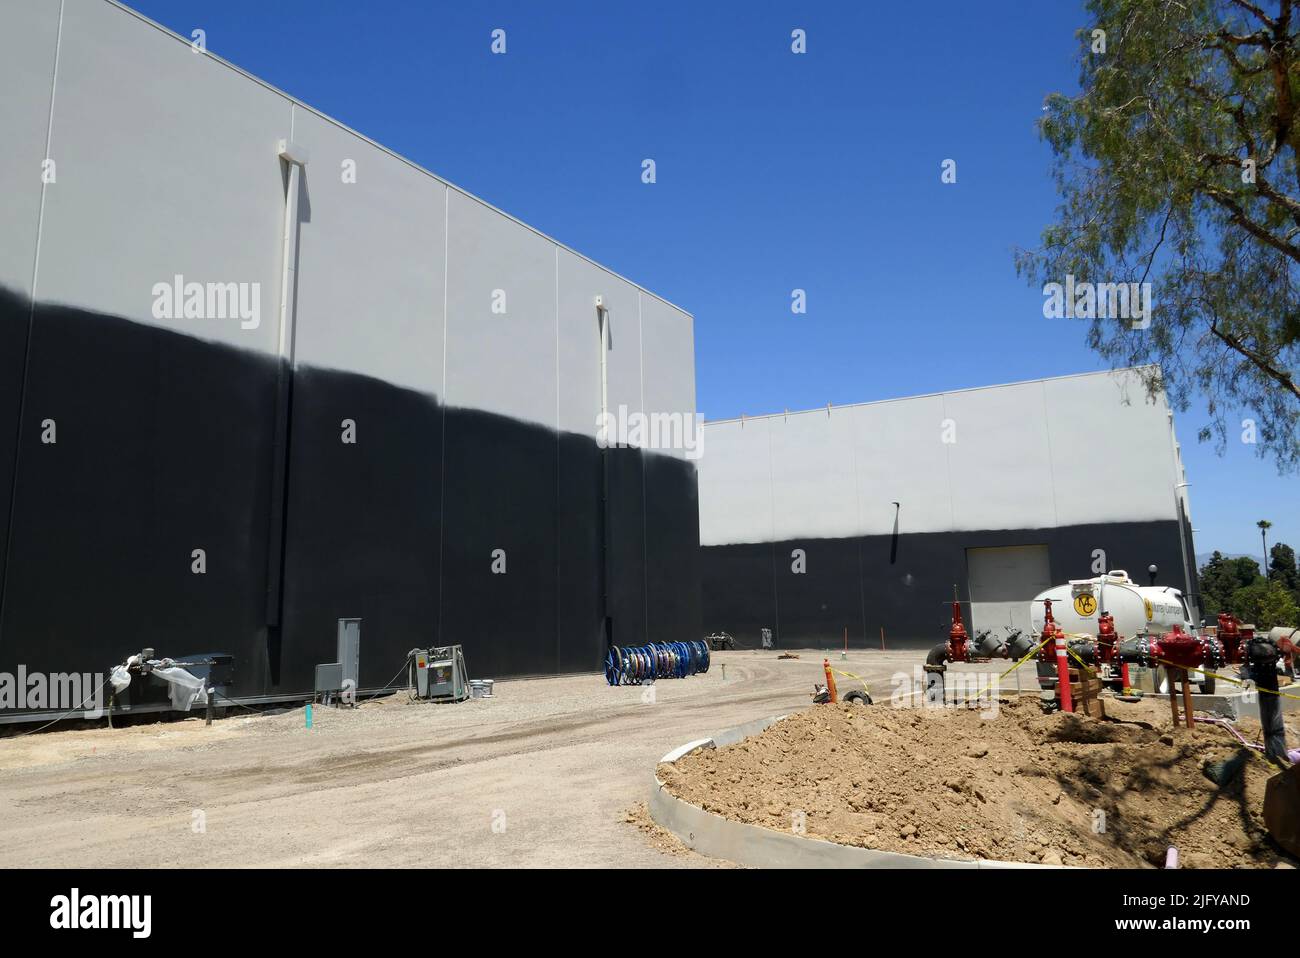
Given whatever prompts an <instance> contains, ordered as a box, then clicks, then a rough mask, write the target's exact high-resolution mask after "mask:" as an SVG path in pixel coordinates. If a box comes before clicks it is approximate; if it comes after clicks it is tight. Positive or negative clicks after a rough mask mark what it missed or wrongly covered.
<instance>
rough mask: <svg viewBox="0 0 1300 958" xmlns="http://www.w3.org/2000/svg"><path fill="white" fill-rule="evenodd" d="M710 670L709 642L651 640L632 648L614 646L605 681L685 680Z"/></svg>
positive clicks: (610, 652) (607, 655) (607, 663)
mask: <svg viewBox="0 0 1300 958" xmlns="http://www.w3.org/2000/svg"><path fill="white" fill-rule="evenodd" d="M707 671H709V644H708V643H707V642H704V641H701V640H696V641H692V642H651V643H650V644H649V645H639V646H634V647H632V648H623V647H621V646H617V645H616V646H614V647H612V648H611V649H610V650H609V652H607V653H606V654H605V681H606V682H608V683H609V684H610V685H641V684H642V683H643V682H653V681H654V680H656V679H684V678H686V677H687V676H690V675H699V674H700V673H703V672H707Z"/></svg>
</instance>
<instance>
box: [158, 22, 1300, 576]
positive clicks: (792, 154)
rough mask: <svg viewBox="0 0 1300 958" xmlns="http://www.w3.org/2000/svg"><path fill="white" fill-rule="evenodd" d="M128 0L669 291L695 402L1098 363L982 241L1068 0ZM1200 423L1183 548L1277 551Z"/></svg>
mask: <svg viewBox="0 0 1300 958" xmlns="http://www.w3.org/2000/svg"><path fill="white" fill-rule="evenodd" d="M132 5H133V6H135V7H136V8H137V9H139V10H140V11H141V12H143V13H145V14H146V15H147V16H150V17H152V18H153V19H155V20H158V21H159V22H160V23H163V24H165V25H166V26H168V27H170V28H171V29H173V30H175V31H176V32H177V33H180V34H182V35H184V36H189V35H190V33H191V31H192V30H193V29H195V28H196V27H201V28H203V29H204V30H206V31H207V43H208V48H209V49H210V50H212V51H213V52H214V53H217V54H219V55H220V56H223V57H225V58H226V59H228V60H230V61H232V62H233V63H235V64H237V65H239V66H241V67H243V68H244V69H246V70H248V71H249V72H250V73H253V74H255V75H256V76H259V77H262V78H263V79H265V80H267V81H268V82H270V83H272V84H274V85H275V86H278V87H280V88H281V89H283V90H285V91H286V92H288V93H290V94H292V95H294V96H296V97H298V98H299V99H302V100H304V101H305V102H307V103H310V104H311V105H313V106H314V107H316V108H318V109H320V110H321V111H322V112H324V113H327V114H329V115H331V116H333V117H335V118H337V119H338V120H340V121H342V122H344V123H346V124H348V125H349V126H351V127H353V128H355V129H357V130H359V131H361V132H362V133H365V134H366V135H368V136H370V137H371V138H373V139H375V140H377V141H379V142H380V143H383V144H384V145H385V146H388V147H389V148H391V149H393V150H395V151H396V152H398V153H401V154H403V155H405V156H408V157H410V158H411V159H412V160H414V161H415V162H417V163H419V164H420V165H422V166H425V167H427V168H428V169H431V170H433V171H434V172H436V173H438V174H439V175H441V176H443V177H445V178H446V179H448V180H450V181H451V182H453V183H456V184H457V185H458V186H461V187H463V188H465V189H467V190H469V191H470V192H472V193H475V194H477V195H479V196H481V197H483V198H484V199H486V200H487V201H489V202H491V203H493V204H494V205H496V206H499V207H501V208H502V209H504V210H506V211H508V212H510V213H512V214H513V215H515V216H518V217H519V218H520V219H522V220H524V221H525V222H528V223H530V224H532V225H534V226H536V227H537V228H538V229H540V230H542V231H543V232H545V233H548V234H549V235H551V236H553V237H555V238H556V239H558V240H560V241H561V242H563V243H565V244H567V245H569V246H572V247H573V248H575V249H577V250H579V251H581V252H583V253H585V254H587V255H589V256H591V257H592V258H593V259H595V260H597V261H598V262H601V263H604V264H606V265H607V266H609V267H610V268H612V269H614V270H616V271H618V272H619V273H622V274H623V275H625V276H628V277H629V278H631V279H634V280H636V281H637V282H639V283H641V284H642V285H643V286H645V287H647V288H648V289H652V290H654V291H655V292H657V293H659V294H660V295H662V296H664V297H665V298H667V299H669V300H671V301H672V302H674V303H677V304H678V305H680V306H682V307H684V308H685V309H687V310H689V311H690V312H692V313H693V314H694V315H695V343H696V381H697V390H698V397H699V406H700V411H701V412H703V413H704V414H705V415H706V416H707V417H708V418H710V419H718V418H726V417H730V416H735V415H738V414H740V413H742V412H743V413H750V414H756V413H763V412H773V411H777V410H780V409H782V408H790V409H801V408H809V407H813V406H821V405H824V404H825V403H827V402H833V403H837V404H843V403H852V402H864V401H870V400H875V399H885V398H890V397H896V396H905V395H910V394H914V393H926V392H934V391H938V390H943V389H959V388H965V387H970V386H981V385H988V384H993V383H1003V382H1011V381H1015V380H1022V379H1034V378H1038V377H1042V376H1054V375H1063V374H1067V373H1076V372H1084V371H1089V370H1094V369H1098V368H1102V364H1101V363H1099V362H1098V360H1097V359H1096V357H1095V356H1094V355H1093V354H1092V353H1091V352H1090V351H1089V350H1088V349H1087V347H1086V346H1085V344H1084V324H1082V323H1079V322H1075V321H1071V320H1046V319H1044V318H1043V316H1042V301H1043V300H1042V294H1041V292H1039V291H1037V290H1034V289H1032V288H1030V287H1029V286H1028V285H1026V284H1025V283H1024V282H1023V281H1021V280H1020V279H1019V278H1018V277H1017V276H1016V275H1015V271H1014V269H1013V266H1012V251H1013V249H1014V248H1015V247H1017V246H1025V247H1029V246H1033V245H1035V244H1036V242H1037V239H1038V236H1039V233H1040V231H1041V229H1042V227H1043V226H1044V225H1045V224H1046V223H1047V222H1048V221H1049V220H1050V218H1051V215H1052V211H1053V209H1054V206H1055V196H1054V193H1053V190H1052V184H1051V182H1050V180H1049V178H1048V160H1049V153H1048V150H1047V148H1046V146H1044V145H1043V144H1042V143H1041V142H1040V141H1039V140H1038V136H1037V134H1036V132H1035V130H1034V123H1035V120H1036V119H1037V118H1038V116H1039V115H1040V113H1041V107H1042V102H1043V97H1044V95H1045V94H1046V93H1048V92H1049V91H1053V90H1063V91H1071V90H1073V89H1074V88H1075V86H1076V78H1077V69H1076V66H1075V62H1074V55H1075V50H1076V42H1075V40H1074V36H1073V34H1074V31H1075V29H1077V28H1078V27H1080V26H1082V25H1083V23H1084V16H1083V13H1082V11H1081V9H1079V8H1078V7H1077V6H1076V4H1075V3H1073V2H1071V0H1038V2H1032V3H1031V2H1024V0H1002V2H991V3H970V2H966V0H940V2H935V3H930V4H922V5H918V4H915V3H896V2H888V3H886V2H877V0H869V2H861V0H857V2H842V3H831V2H819V3H815V4H814V3H774V2H755V0H746V2H741V0H733V2H716V3H699V2H695V3H688V2H676V0H671V2H670V0H656V2H655V3H650V4H638V3H631V2H627V3H624V2H618V3H597V2H586V3H577V2H566V0H552V2H546V3H539V2H537V0H521V2H514V3H503V2H492V0H476V2H472V3H463V2H462V3H452V2H436V0H370V2H366V3H357V2H340V0H276V2H274V3H268V2H266V0H135V2H134V3H133V4H132ZM796 27H799V28H803V29H805V30H806V31H807V36H808V52H807V53H806V54H805V55H802V56H796V55H794V54H792V53H791V52H790V33H791V30H792V29H794V28H796ZM495 28H502V29H504V30H506V36H507V51H508V52H507V53H506V55H504V56H494V55H492V53H491V52H490V50H489V44H490V34H491V31H492V30H493V29H495ZM647 157H649V158H653V159H654V160H655V162H656V164H657V172H658V182H657V183H655V184H654V185H652V186H647V185H645V184H643V183H642V182H641V161H642V160H643V159H645V158H647ZM947 158H951V159H954V160H956V161H957V183H956V184H955V185H944V184H942V183H941V182H940V177H939V173H940V163H941V162H942V161H943V160H944V159H947ZM796 287H798V288H802V289H805V290H807V294H808V312H807V314H806V315H804V316H796V315H794V314H792V313H791V311H790V291H791V290H792V289H794V288H796ZM1201 422H1202V414H1201V413H1200V412H1199V411H1198V410H1196V409H1192V410H1189V412H1188V413H1185V414H1183V415H1180V416H1179V417H1178V418H1177V428H1178V434H1179V438H1180V440H1181V441H1182V443H1183V449H1184V457H1185V461H1186V464H1187V469H1188V474H1189V479H1190V480H1191V483H1192V488H1191V501H1192V517H1193V524H1194V526H1195V528H1196V530H1197V536H1196V547H1197V551H1198V552H1206V551H1209V550H1211V549H1216V548H1217V549H1221V550H1223V551H1228V552H1248V553H1251V554H1255V555H1258V553H1259V551H1260V542H1259V534H1258V531H1257V530H1256V529H1255V521H1256V520H1257V519H1261V518H1267V519H1270V520H1272V521H1273V523H1274V528H1273V530H1272V532H1271V534H1270V542H1273V541H1277V540H1278V539H1281V540H1283V541H1289V542H1290V543H1291V544H1292V545H1294V546H1296V547H1297V548H1298V549H1300V495H1297V493H1298V492H1300V478H1298V477H1296V476H1288V477H1279V476H1278V475H1277V473H1276V470H1275V468H1274V467H1273V466H1272V465H1271V464H1270V463H1268V462H1263V461H1259V460H1257V459H1256V458H1255V457H1254V456H1253V454H1252V453H1251V452H1250V450H1249V447H1244V446H1242V445H1240V444H1238V443H1233V445H1232V447H1230V448H1229V449H1228V451H1227V454H1226V456H1225V457H1224V458H1220V457H1218V456H1217V455H1216V454H1215V453H1214V451H1213V449H1212V448H1211V447H1210V446H1208V445H1201V444H1198V443H1197V441H1196V431H1197V427H1198V425H1199V424H1200V423H1201ZM1099 465H1101V464H1100V463H1099ZM1112 468H1115V469H1122V468H1123V463H1114V464H1112Z"/></svg>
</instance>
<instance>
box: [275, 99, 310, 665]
mask: <svg viewBox="0 0 1300 958" xmlns="http://www.w3.org/2000/svg"><path fill="white" fill-rule="evenodd" d="M293 109H294V110H295V111H296V110H297V107H294V108H293ZM292 116H293V113H292V112H291V113H290V117H291V119H290V133H289V137H288V139H283V140H281V141H280V142H279V144H278V149H277V153H276V155H277V157H278V159H279V160H280V161H281V162H283V163H284V164H285V165H286V167H287V169H286V178H285V192H284V227H283V234H282V244H281V264H280V308H279V319H280V329H279V348H278V352H277V355H276V361H277V368H276V388H275V433H274V437H275V438H274V440H273V447H272V451H271V509H270V520H269V528H268V535H267V560H266V570H267V575H266V624H267V625H268V626H269V627H271V628H273V629H278V628H279V627H280V618H281V610H282V608H283V605H284V534H285V522H286V520H287V515H286V513H287V510H288V485H289V430H290V428H291V419H292V404H293V349H294V324H295V322H296V321H297V310H296V309H295V307H296V304H297V276H298V264H297V258H298V226H299V215H298V193H299V190H300V189H301V188H302V182H301V178H302V173H303V169H304V167H305V166H306V164H307V151H306V150H305V149H304V148H303V147H301V146H300V145H298V144H296V143H294V142H293V120H292ZM276 659H277V657H276V656H275V655H272V659H271V661H272V673H273V680H274V678H275V677H278V675H277V673H278V671H279V670H278V665H277V661H276Z"/></svg>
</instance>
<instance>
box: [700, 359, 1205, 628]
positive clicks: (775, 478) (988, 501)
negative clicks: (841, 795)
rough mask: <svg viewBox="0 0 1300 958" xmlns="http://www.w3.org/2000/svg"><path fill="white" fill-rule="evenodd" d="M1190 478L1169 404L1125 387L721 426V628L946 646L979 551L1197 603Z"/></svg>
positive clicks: (1091, 379)
mask: <svg viewBox="0 0 1300 958" xmlns="http://www.w3.org/2000/svg"><path fill="white" fill-rule="evenodd" d="M1184 479H1185V475H1184V473H1183V471H1182V466H1181V462H1180V459H1179V455H1178V450H1177V444H1176V440H1175V438H1174V435H1173V427H1172V416H1171V414H1170V411H1169V407H1168V404H1167V402H1166V401H1165V398H1164V396H1163V395H1157V396H1155V397H1154V398H1149V397H1148V396H1147V394H1146V390H1145V388H1144V387H1143V386H1142V384H1141V383H1140V382H1139V380H1138V377H1137V375H1136V374H1135V373H1134V372H1133V371H1125V370H1120V371H1116V372H1105V373H1096V374H1087V375H1081V376H1068V377H1061V378H1055V379H1046V380H1039V381H1035V382H1028V383H1016V384H1011V385H1006V386H995V387H989V388H983V389H969V390H962V391H958V392H949V393H938V394H933V395H926V396H918V397H914V398H908V399H898V400H892V401H887V402H878V403H869V404H863V405H856V406H841V407H832V408H829V409H815V410H809V411H806V412H798V413H789V414H777V415H772V416H761V417H755V418H748V417H747V418H745V419H740V420H727V421H722V422H711V423H708V424H707V425H706V427H705V454H704V457H703V459H702V461H701V465H700V540H701V543H702V546H703V555H702V560H701V561H702V563H703V566H702V569H703V571H702V575H703V582H704V586H703V588H704V609H705V613H704V616H705V622H704V624H705V628H706V629H708V630H713V629H724V630H727V631H729V632H732V633H733V634H736V635H738V636H739V637H740V638H741V639H742V641H744V642H747V643H752V642H757V640H758V635H759V632H760V630H761V629H762V628H764V627H766V628H771V629H773V630H774V631H775V632H776V633H777V634H778V635H782V636H784V641H785V643H786V644H787V645H794V644H838V643H839V642H841V641H843V635H844V631H845V630H846V629H847V630H848V634H849V639H850V642H851V643H854V644H860V643H865V644H869V645H878V643H879V641H880V629H881V628H883V629H884V630H885V633H886V637H887V640H889V639H892V640H893V641H895V642H904V643H908V644H920V645H924V644H927V643H933V642H936V641H938V640H939V639H940V638H941V637H942V633H943V631H944V623H945V622H946V621H947V617H948V610H947V609H946V608H945V606H944V604H943V603H944V602H945V600H947V601H951V599H952V595H953V586H954V585H956V586H957V587H958V590H959V594H960V596H961V598H963V599H968V598H969V592H968V576H967V569H966V550H968V549H974V548H991V547H1005V546H1021V545H1024V546H1046V547H1047V548H1048V550H1049V552H1050V567H1051V574H1052V577H1053V581H1058V582H1059V581H1065V580H1066V579H1068V578H1082V577H1088V576H1091V575H1094V574H1096V573H1095V571H1094V569H1093V565H1094V563H1097V562H1102V563H1103V564H1104V565H1105V567H1106V569H1119V568H1127V569H1129V571H1130V572H1131V573H1133V575H1134V576H1135V578H1136V577H1139V576H1140V577H1141V578H1142V581H1145V570H1146V568H1147V566H1148V565H1149V564H1151V563H1152V562H1154V563H1156V564H1157V565H1158V566H1159V567H1160V568H1161V570H1163V574H1162V577H1161V581H1162V582H1165V583H1168V584H1172V585H1175V586H1177V587H1179V588H1183V589H1186V587H1187V584H1188V583H1189V582H1190V583H1191V585H1192V588H1191V590H1190V591H1193V592H1194V591H1195V585H1194V571H1192V570H1190V569H1189V568H1187V563H1188V562H1189V561H1190V560H1188V559H1185V558H1184V556H1185V555H1191V554H1192V551H1191V544H1190V529H1187V530H1185V531H1186V538H1187V540H1188V542H1187V546H1188V548H1187V549H1184V548H1183V544H1182V537H1180V534H1179V518H1178V503H1179V501H1180V500H1181V501H1184V502H1185V501H1186V494H1187V492H1186V488H1185V487H1181V488H1180V484H1181V483H1182V482H1183V481H1184ZM894 502H897V503H898V504H899V505H898V506H897V508H896V507H895V506H894V504H893V503H894ZM796 552H798V553H800V554H802V556H803V561H802V565H803V569H802V571H801V570H800V568H798V567H797V566H798V564H799V562H800V559H799V555H797V554H796ZM1101 554H1104V556H1105V558H1104V559H1102V558H1100V556H1101ZM1035 591H1036V590H1035ZM1032 595H1033V592H1030V593H1028V594H1027V595H1025V596H1024V599H1025V600H1026V601H1027V600H1028V599H1030V598H1032ZM967 624H968V625H969V624H970V623H969V619H968V622H967Z"/></svg>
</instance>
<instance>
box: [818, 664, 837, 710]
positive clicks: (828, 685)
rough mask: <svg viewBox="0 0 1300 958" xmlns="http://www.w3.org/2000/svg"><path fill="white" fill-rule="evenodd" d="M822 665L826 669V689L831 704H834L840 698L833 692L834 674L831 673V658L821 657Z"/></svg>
mask: <svg viewBox="0 0 1300 958" xmlns="http://www.w3.org/2000/svg"><path fill="white" fill-rule="evenodd" d="M822 667H823V668H825V669H826V691H827V692H829V693H830V697H831V704H834V703H836V702H838V701H839V700H840V699H839V696H838V695H837V694H836V692H835V676H834V675H833V674H832V673H831V660H830V659H822Z"/></svg>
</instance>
